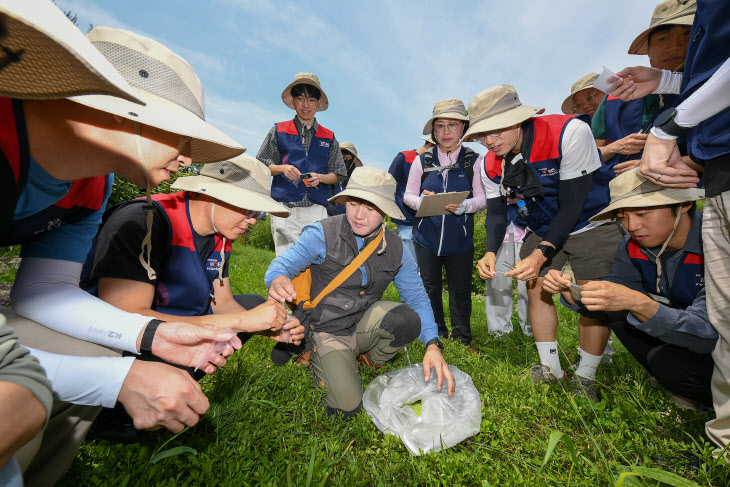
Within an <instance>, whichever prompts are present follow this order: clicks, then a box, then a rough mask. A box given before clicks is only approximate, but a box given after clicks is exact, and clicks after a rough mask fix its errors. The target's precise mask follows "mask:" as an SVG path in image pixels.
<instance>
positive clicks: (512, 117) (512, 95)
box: [464, 84, 545, 141]
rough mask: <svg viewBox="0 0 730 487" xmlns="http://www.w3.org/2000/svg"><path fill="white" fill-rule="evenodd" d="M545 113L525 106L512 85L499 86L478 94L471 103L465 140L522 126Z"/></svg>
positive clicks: (539, 109) (541, 109)
mask: <svg viewBox="0 0 730 487" xmlns="http://www.w3.org/2000/svg"><path fill="white" fill-rule="evenodd" d="M544 111H545V109H544V108H538V107H530V106H527V105H523V104H522V102H521V101H520V97H519V96H518V95H517V90H515V88H514V86H512V85H507V84H503V85H497V86H492V87H491V88H487V89H486V90H484V91H482V92H481V93H479V94H477V95H476V96H475V97H474V98H472V99H471V101H470V102H469V122H470V123H469V130H467V131H466V133H465V134H464V140H465V141H469V140H470V139H471V136H472V135H474V134H480V133H483V132H492V131H495V130H499V129H504V128H507V127H511V126H513V125H517V124H520V123H522V122H524V121H525V120H527V119H528V118H531V117H533V116H535V115H539V114H541V113H543V112H544Z"/></svg>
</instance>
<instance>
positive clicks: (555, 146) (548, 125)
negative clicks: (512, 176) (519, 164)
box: [484, 114, 610, 237]
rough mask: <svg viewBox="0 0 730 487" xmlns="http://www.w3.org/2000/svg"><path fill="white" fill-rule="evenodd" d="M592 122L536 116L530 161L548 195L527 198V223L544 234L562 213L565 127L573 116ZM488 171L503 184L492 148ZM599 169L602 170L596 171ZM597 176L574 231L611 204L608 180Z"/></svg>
mask: <svg viewBox="0 0 730 487" xmlns="http://www.w3.org/2000/svg"><path fill="white" fill-rule="evenodd" d="M576 117H577V118H578V119H579V120H581V121H583V122H585V123H588V124H590V117H588V115H586V114H582V115H577V116H576V115H544V116H542V117H535V118H533V119H532V121H533V123H534V135H533V139H532V147H531V149H530V159H529V160H528V161H527V163H528V166H529V167H531V168H532V169H533V170H534V171H535V174H537V177H538V178H539V180H540V183H541V184H542V187H543V189H544V190H545V197H544V198H543V199H539V198H538V199H537V200H536V201H532V200H525V204H526V205H527V209H528V211H529V216H528V217H527V218H526V219H525V223H527V226H528V227H529V228H530V230H532V231H533V232H535V233H536V234H538V235H539V236H540V237H542V236H544V235H545V232H547V229H548V227H549V226H550V224H551V223H552V221H553V219H554V218H555V215H556V214H557V213H558V188H559V186H560V162H561V161H562V159H563V153H562V148H561V142H562V140H563V133H564V132H565V126H566V125H567V124H568V122H569V121H570V120H572V119H573V118H576ZM484 170H485V173H486V174H487V177H488V178H489V179H490V180H491V181H492V182H494V183H495V184H499V183H500V181H501V180H502V158H501V157H497V156H496V155H495V154H494V152H492V151H489V152H487V155H486V156H484ZM596 172H598V171H596ZM596 172H594V173H593V174H594V177H593V179H592V182H591V189H590V190H589V192H588V198H586V202H585V204H584V205H583V211H582V212H581V214H580V217H579V218H578V221H577V222H576V224H575V226H574V227H573V229H572V230H571V232H574V231H576V230H580V229H581V228H583V227H585V226H586V225H588V223H589V222H588V219H589V218H591V217H592V216H593V215H595V214H597V213H598V212H599V211H600V210H602V209H603V208H605V207H606V206H608V203H609V201H610V195H609V190H608V183H607V182H604V181H601V178H596V177H595V174H596Z"/></svg>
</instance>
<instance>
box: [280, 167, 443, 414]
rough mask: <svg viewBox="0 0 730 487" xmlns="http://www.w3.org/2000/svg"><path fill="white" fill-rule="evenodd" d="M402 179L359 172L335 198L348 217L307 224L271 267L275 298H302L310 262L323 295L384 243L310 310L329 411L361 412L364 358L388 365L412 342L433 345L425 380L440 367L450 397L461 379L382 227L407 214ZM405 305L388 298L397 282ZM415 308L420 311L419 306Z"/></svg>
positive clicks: (411, 267) (396, 245)
mask: <svg viewBox="0 0 730 487" xmlns="http://www.w3.org/2000/svg"><path fill="white" fill-rule="evenodd" d="M395 188H396V182H395V180H394V179H393V177H392V176H391V175H390V174H388V173H387V172H385V171H382V170H380V169H376V168H372V167H359V168H356V169H355V170H354V172H353V173H352V177H351V178H350V181H349V183H348V185H347V188H346V189H345V191H343V192H341V193H340V194H338V195H337V196H335V197H333V198H332V199H333V200H337V201H338V202H344V204H345V208H346V210H345V211H346V213H345V214H344V215H339V216H334V217H331V218H326V219H324V220H322V221H320V222H317V223H315V224H313V225H308V226H306V227H305V228H304V231H303V233H302V236H301V237H300V238H299V239H298V240H297V241H296V243H295V244H294V246H293V247H292V248H290V249H289V250H287V251H286V252H284V253H283V254H282V255H280V256H279V257H277V258H276V259H274V261H273V262H272V263H271V265H270V266H269V269H268V271H267V272H266V284H267V285H268V286H269V297H270V298H271V299H273V300H276V301H282V302H283V301H285V300H286V301H292V300H293V299H296V295H295V292H294V285H293V284H292V281H291V279H292V278H293V277H294V276H296V275H298V274H299V273H300V272H302V271H304V270H305V269H306V268H307V267H310V270H311V273H312V287H311V295H312V296H313V297H314V296H317V295H318V294H319V293H320V292H321V291H323V290H324V289H325V287H326V286H327V285H328V284H329V283H330V282H331V281H332V279H334V278H335V277H336V276H337V275H338V274H339V273H340V272H341V271H342V270H343V269H344V268H345V267H346V266H347V265H349V264H350V263H351V262H352V261H353V260H354V259H355V258H356V257H357V256H358V254H359V253H360V252H362V251H363V250H364V249H366V247H367V246H368V245H369V244H371V242H373V241H375V240H379V242H378V243H377V244H376V245H377V247H376V249H375V251H373V252H372V253H371V254H370V255H369V257H368V258H367V259H366V260H365V261H364V263H363V264H362V265H361V266H360V267H359V268H358V269H357V270H356V271H355V272H354V273H352V274H351V275H350V276H349V277H348V278H347V279H346V280H345V281H344V282H343V283H342V284H341V285H340V286H339V287H337V288H336V289H334V290H332V291H331V292H330V293H329V294H327V295H326V297H324V298H323V299H322V300H321V303H319V304H318V305H317V306H315V307H314V308H313V309H311V311H306V312H305V313H309V316H308V317H306V318H305V319H307V320H308V321H309V323H310V327H309V329H310V336H311V337H312V340H313V345H314V346H313V349H312V354H311V370H312V377H313V379H314V383H315V385H316V386H317V387H326V388H327V396H326V397H325V399H324V405H325V407H326V409H327V412H328V413H330V414H334V413H336V412H337V411H341V412H342V413H343V414H344V415H345V416H346V417H351V416H353V415H355V414H356V413H357V412H358V411H359V410H360V408H361V406H362V385H361V382H360V375H359V373H358V370H357V362H358V361H360V362H361V363H364V364H366V365H376V366H378V365H383V364H385V363H386V362H387V361H388V360H390V359H391V358H392V357H393V356H395V354H396V353H398V352H399V351H400V350H401V349H402V348H403V347H404V346H406V345H408V344H409V343H410V342H411V341H413V340H415V339H416V338H419V339H420V340H421V341H422V342H423V343H424V344H425V345H426V353H425V355H424V357H423V371H424V378H425V379H426V380H429V379H430V376H431V368H435V369H436V374H437V377H438V387H439V389H440V388H441V386H442V384H443V380H444V377H445V378H446V380H447V382H448V391H449V395H453V393H454V387H455V383H454V377H453V375H452V374H451V372H450V370H449V368H448V365H447V364H446V361H445V360H444V358H443V357H442V356H441V350H442V349H443V347H442V346H441V342H440V341H439V339H438V331H437V327H436V322H435V320H434V317H433V311H432V310H431V306H430V303H429V300H428V296H427V295H426V291H425V289H424V288H423V283H422V281H421V279H420V277H419V276H418V272H417V271H416V265H415V263H414V261H413V257H412V256H411V254H410V253H409V252H404V251H403V241H402V240H401V239H400V237H398V236H397V235H396V234H395V233H394V232H392V231H391V230H389V229H387V228H386V227H385V225H383V220H384V217H385V215H386V214H387V215H389V216H391V217H394V218H398V219H401V220H402V219H404V216H403V214H402V213H401V211H400V210H399V209H398V207H397V206H396V205H395V202H394V197H395ZM391 282H392V283H393V284H395V287H396V288H397V289H398V292H399V293H400V297H401V299H402V300H403V302H404V303H405V304H401V303H396V302H391V301H383V300H382V297H383V292H384V291H385V289H386V288H387V287H388V285H389V284H390V283H391ZM414 310H415V311H414Z"/></svg>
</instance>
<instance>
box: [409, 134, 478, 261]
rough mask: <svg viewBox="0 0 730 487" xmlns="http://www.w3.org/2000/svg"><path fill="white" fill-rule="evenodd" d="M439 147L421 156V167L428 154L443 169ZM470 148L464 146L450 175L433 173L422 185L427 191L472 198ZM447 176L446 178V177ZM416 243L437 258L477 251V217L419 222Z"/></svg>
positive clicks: (421, 219) (468, 215) (433, 219)
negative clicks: (467, 162)
mask: <svg viewBox="0 0 730 487" xmlns="http://www.w3.org/2000/svg"><path fill="white" fill-rule="evenodd" d="M436 150H437V147H432V148H431V149H429V150H428V151H426V152H424V153H423V154H421V155H420V156H419V158H418V159H419V161H420V163H421V166H424V165H425V163H424V159H425V155H426V153H427V152H431V153H432V154H433V163H434V165H435V166H438V165H439V162H438V154H437V153H436ZM466 151H467V148H466V147H464V146H463V145H462V146H461V148H460V150H459V156H458V158H457V159H456V163H455V164H454V167H452V168H451V169H449V170H448V171H432V172H429V173H428V174H427V175H426V177H425V179H423V183H422V184H421V192H423V190H428V191H433V192H434V193H437V194H438V193H452V192H456V191H469V194H468V195H467V199H469V198H471V197H472V187H471V183H472V182H471V181H470V180H469V177H468V175H467V173H466V171H465V170H464V168H463V167H456V166H459V165H462V164H464V156H465V155H466ZM444 172H446V176H444ZM413 233H414V236H413V241H414V242H415V243H417V244H418V245H420V246H421V247H424V248H426V249H428V250H429V251H430V252H432V253H434V254H436V255H456V254H460V253H463V252H466V251H468V250H470V249H473V248H474V216H473V215H470V214H469V213H464V214H463V215H458V216H457V215H440V216H427V217H423V218H416V224H415V225H414V232H413Z"/></svg>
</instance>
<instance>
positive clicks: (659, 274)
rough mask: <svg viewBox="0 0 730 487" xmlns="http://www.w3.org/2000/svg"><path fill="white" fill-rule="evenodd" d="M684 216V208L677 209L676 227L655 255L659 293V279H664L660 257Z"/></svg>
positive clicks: (657, 289)
mask: <svg viewBox="0 0 730 487" xmlns="http://www.w3.org/2000/svg"><path fill="white" fill-rule="evenodd" d="M681 216H682V208H681V207H680V208H678V209H677V216H676V218H675V219H674V228H672V233H670V234H669V236H668V237H667V239H666V240H665V241H664V243H663V244H662V248H661V249H659V253H658V254H656V255H655V256H654V258H655V259H656V292H657V293H659V292H660V291H659V281H661V279H662V272H663V270H662V261H661V260H660V259H659V257H660V256H661V255H662V253H664V251H665V250H666V248H667V245H669V241H670V240H672V237H673V236H674V232H676V231H677V226H678V225H679V218H680V217H681ZM646 250H647V251H649V253H651V254H653V252H652V251H651V250H649V249H646Z"/></svg>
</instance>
